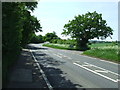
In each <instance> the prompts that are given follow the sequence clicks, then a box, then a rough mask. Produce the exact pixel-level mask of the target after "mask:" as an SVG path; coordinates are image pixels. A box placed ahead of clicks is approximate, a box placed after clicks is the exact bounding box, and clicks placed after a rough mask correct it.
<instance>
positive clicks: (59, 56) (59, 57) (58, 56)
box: [54, 54, 62, 58]
mask: <svg viewBox="0 0 120 90" xmlns="http://www.w3.org/2000/svg"><path fill="white" fill-rule="evenodd" d="M54 55H55V56H57V57H59V58H62V57H61V56H59V55H58V54H54Z"/></svg>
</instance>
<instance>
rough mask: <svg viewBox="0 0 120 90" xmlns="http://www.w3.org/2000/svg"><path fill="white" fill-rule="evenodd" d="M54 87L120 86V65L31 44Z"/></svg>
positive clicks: (76, 53) (79, 53)
mask: <svg viewBox="0 0 120 90" xmlns="http://www.w3.org/2000/svg"><path fill="white" fill-rule="evenodd" d="M28 47H29V49H30V50H31V51H32V53H33V55H34V56H35V58H36V60H37V61H38V62H39V64H40V66H41V68H42V70H43V71H44V73H45V75H46V77H47V79H48V81H49V82H50V84H51V86H52V87H53V88H118V82H119V79H118V76H120V74H118V64H115V63H112V62H108V61H104V60H101V59H97V58H92V57H88V56H85V55H81V53H82V52H80V51H72V50H60V49H53V48H48V47H44V46H42V44H29V45H28Z"/></svg>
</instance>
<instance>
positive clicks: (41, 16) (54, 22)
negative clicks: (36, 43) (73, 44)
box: [32, 0, 118, 41]
mask: <svg viewBox="0 0 120 90" xmlns="http://www.w3.org/2000/svg"><path fill="white" fill-rule="evenodd" d="M88 11H89V12H94V11H96V12H97V13H101V14H102V17H103V19H104V20H106V21H107V24H108V26H110V27H111V28H112V29H113V30H114V32H113V36H112V39H110V38H107V39H106V40H108V41H110V40H118V2H117V1H116V0H107V1H105V0H103V1H101V0H99V2H95V1H94V0H92V1H91V2H90V0H89V2H88V1H87V0H84V2H82V1H80V0H56V1H55V0H40V1H39V2H38V5H37V8H36V9H35V11H34V12H33V13H32V15H34V16H35V17H37V19H38V20H40V24H41V26H42V30H43V32H40V33H37V35H38V34H41V35H45V34H46V33H48V32H53V31H55V32H56V33H57V35H58V36H59V37H61V38H66V37H65V36H64V37H63V35H61V33H62V31H63V27H64V25H65V24H67V23H68V21H69V20H72V19H74V16H76V15H79V14H80V15H81V14H85V13H87V12H88Z"/></svg>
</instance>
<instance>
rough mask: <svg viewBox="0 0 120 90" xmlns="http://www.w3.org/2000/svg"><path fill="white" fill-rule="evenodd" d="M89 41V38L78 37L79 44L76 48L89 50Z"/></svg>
mask: <svg viewBox="0 0 120 90" xmlns="http://www.w3.org/2000/svg"><path fill="white" fill-rule="evenodd" d="M87 43H88V39H82V40H80V39H77V44H76V48H77V49H78V50H81V51H85V50H88V49H89V48H88V46H87Z"/></svg>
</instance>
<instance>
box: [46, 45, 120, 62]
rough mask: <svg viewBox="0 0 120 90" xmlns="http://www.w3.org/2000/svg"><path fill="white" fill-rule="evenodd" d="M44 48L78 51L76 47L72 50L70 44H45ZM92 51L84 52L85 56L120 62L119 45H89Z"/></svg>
mask: <svg viewBox="0 0 120 90" xmlns="http://www.w3.org/2000/svg"><path fill="white" fill-rule="evenodd" d="M44 46H47V47H52V48H57V49H66V50H76V49H75V47H73V48H71V47H70V45H69V44H66V45H65V44H52V43H50V44H44ZM89 47H90V48H91V49H90V50H87V51H84V52H83V55H88V56H91V57H97V58H101V59H105V60H109V61H113V62H117V63H118V62H119V61H120V58H119V57H118V56H120V52H119V51H120V48H118V45H115V44H113V43H96V44H91V45H89Z"/></svg>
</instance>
